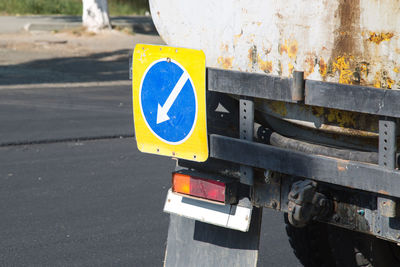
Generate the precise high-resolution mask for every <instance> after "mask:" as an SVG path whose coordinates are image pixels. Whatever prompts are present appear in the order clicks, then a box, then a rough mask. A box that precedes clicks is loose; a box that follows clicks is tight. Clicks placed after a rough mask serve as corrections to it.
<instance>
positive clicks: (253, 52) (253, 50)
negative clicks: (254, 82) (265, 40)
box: [247, 45, 258, 69]
mask: <svg viewBox="0 0 400 267" xmlns="http://www.w3.org/2000/svg"><path fill="white" fill-rule="evenodd" d="M248 52H249V54H248V56H247V58H248V59H249V64H248V65H249V67H250V68H252V69H254V68H255V67H256V64H257V60H258V56H257V47H256V46H255V45H253V46H252V47H250V48H249V51H248Z"/></svg>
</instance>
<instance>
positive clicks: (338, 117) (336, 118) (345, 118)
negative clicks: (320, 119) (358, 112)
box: [326, 109, 356, 127]
mask: <svg viewBox="0 0 400 267" xmlns="http://www.w3.org/2000/svg"><path fill="white" fill-rule="evenodd" d="M326 119H327V120H328V122H332V123H333V122H334V123H337V124H338V125H339V126H340V127H344V126H346V127H348V126H352V127H356V121H355V119H354V115H353V114H352V113H351V112H346V111H340V110H337V109H329V110H328V114H327V116H326Z"/></svg>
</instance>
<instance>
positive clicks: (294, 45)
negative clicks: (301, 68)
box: [288, 40, 298, 59]
mask: <svg viewBox="0 0 400 267" xmlns="http://www.w3.org/2000/svg"><path fill="white" fill-rule="evenodd" d="M297 51H298V44H297V41H296V40H293V41H292V42H291V43H290V45H289V53H288V55H289V57H290V58H292V59H294V58H296V55H297Z"/></svg>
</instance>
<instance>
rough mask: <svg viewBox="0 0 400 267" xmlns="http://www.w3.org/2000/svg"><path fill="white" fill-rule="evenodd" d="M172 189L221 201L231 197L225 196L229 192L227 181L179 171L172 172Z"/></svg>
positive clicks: (223, 201)
mask: <svg viewBox="0 0 400 267" xmlns="http://www.w3.org/2000/svg"><path fill="white" fill-rule="evenodd" d="M172 191H173V192H176V193H181V194H185V195H189V196H193V197H198V198H203V199H207V200H212V201H218V202H222V203H225V202H226V200H227V199H228V200H229V199H231V198H230V196H229V197H227V195H228V194H230V193H231V190H227V183H225V182H223V181H217V180H214V179H205V178H200V177H196V176H193V175H190V174H184V173H179V172H176V173H173V174H172Z"/></svg>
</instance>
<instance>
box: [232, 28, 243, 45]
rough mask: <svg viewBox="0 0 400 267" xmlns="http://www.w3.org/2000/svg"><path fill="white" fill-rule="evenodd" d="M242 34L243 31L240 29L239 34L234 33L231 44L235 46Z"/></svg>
mask: <svg viewBox="0 0 400 267" xmlns="http://www.w3.org/2000/svg"><path fill="white" fill-rule="evenodd" d="M242 35H243V31H241V32H240V33H239V34H236V35H234V36H233V45H235V46H236V45H237V43H238V41H239V39H240V37H242Z"/></svg>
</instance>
